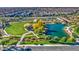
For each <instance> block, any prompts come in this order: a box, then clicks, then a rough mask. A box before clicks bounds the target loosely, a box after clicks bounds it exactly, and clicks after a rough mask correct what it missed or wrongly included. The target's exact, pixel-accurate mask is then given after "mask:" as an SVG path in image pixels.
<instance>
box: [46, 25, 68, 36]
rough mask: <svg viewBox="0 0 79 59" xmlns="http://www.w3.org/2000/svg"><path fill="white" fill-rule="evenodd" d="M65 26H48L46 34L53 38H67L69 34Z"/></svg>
mask: <svg viewBox="0 0 79 59" xmlns="http://www.w3.org/2000/svg"><path fill="white" fill-rule="evenodd" d="M64 27H65V25H64V24H46V25H45V28H47V29H46V30H45V34H46V35H51V36H58V37H67V36H68V35H67V33H66V32H65V31H64Z"/></svg>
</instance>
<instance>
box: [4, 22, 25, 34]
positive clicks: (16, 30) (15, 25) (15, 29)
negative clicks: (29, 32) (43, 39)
mask: <svg viewBox="0 0 79 59" xmlns="http://www.w3.org/2000/svg"><path fill="white" fill-rule="evenodd" d="M24 24H26V22H12V23H11V24H10V26H9V27H6V29H5V30H6V32H7V33H8V34H12V35H22V34H24V33H25V32H26V31H25V30H24Z"/></svg>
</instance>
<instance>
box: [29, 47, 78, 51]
mask: <svg viewBox="0 0 79 59" xmlns="http://www.w3.org/2000/svg"><path fill="white" fill-rule="evenodd" d="M31 48H32V50H33V51H79V46H35V47H34V46H31Z"/></svg>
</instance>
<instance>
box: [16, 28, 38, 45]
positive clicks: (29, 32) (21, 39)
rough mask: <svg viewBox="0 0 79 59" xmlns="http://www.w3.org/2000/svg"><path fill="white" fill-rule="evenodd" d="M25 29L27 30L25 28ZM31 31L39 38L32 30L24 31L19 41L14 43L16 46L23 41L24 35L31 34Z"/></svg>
mask: <svg viewBox="0 0 79 59" xmlns="http://www.w3.org/2000/svg"><path fill="white" fill-rule="evenodd" d="M25 30H27V29H25ZM31 33H32V34H33V35H34V36H35V37H36V38H39V37H38V36H37V35H36V34H35V33H34V32H33V31H28V32H27V33H24V34H23V35H22V36H21V38H20V41H19V42H18V43H17V44H16V46H18V45H19V44H20V43H21V42H22V41H23V39H24V37H25V36H26V35H28V34H31Z"/></svg>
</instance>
